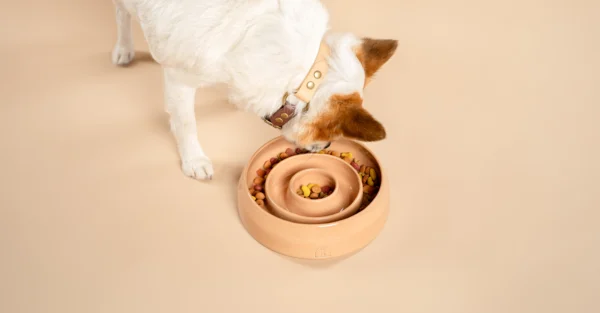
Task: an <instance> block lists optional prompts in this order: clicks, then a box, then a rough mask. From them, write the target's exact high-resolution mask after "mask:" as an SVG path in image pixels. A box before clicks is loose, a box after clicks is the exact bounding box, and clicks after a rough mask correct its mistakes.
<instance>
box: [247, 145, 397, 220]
mask: <svg viewBox="0 0 600 313" xmlns="http://www.w3.org/2000/svg"><path fill="white" fill-rule="evenodd" d="M280 140H285V141H286V142H287V140H286V139H285V137H284V136H282V135H279V136H276V137H274V138H272V139H271V140H269V141H267V142H266V143H264V144H263V145H262V146H260V148H258V149H257V150H256V151H255V152H254V153H253V154H252V155H251V156H250V158H249V159H248V162H246V165H245V166H244V169H243V170H242V174H241V179H242V182H243V183H244V188H245V189H247V188H248V171H249V170H250V169H249V166H250V163H251V161H252V160H254V159H255V158H256V156H258V154H259V153H261V152H262V151H263V150H264V149H266V148H267V147H268V146H269V145H271V144H273V143H274V142H276V141H280ZM338 140H339V139H338ZM342 140H347V141H351V142H352V143H353V144H356V145H358V146H359V147H360V148H362V149H364V150H366V151H367V152H368V153H369V154H370V155H371V157H372V158H373V159H374V160H375V162H377V166H378V168H379V175H380V176H381V186H380V190H383V189H384V188H387V184H388V179H387V174H386V173H385V170H384V166H383V164H382V163H381V160H380V159H379V158H378V157H377V156H376V155H375V154H374V153H373V151H372V150H371V149H369V148H368V147H367V146H365V145H364V144H363V143H361V142H359V141H356V140H352V139H350V138H343V139H342ZM289 144H290V145H292V144H293V143H291V142H290V143H289ZM267 179H268V177H267ZM244 195H245V197H246V198H247V200H248V201H250V202H251V204H252V208H253V209H254V210H258V211H260V214H261V215H264V216H265V217H266V218H274V219H276V220H277V221H278V222H279V223H282V224H288V225H290V226H291V227H331V226H342V225H343V224H347V223H353V222H354V221H355V220H356V219H357V218H360V215H363V214H367V213H369V212H370V211H371V210H369V207H370V206H372V205H373V203H374V202H375V201H377V200H378V195H377V196H375V198H373V201H372V202H371V203H370V204H369V205H368V206H366V207H365V208H364V209H363V210H361V211H359V212H357V213H355V214H353V215H351V216H349V217H347V218H344V219H342V220H339V221H334V222H326V223H315V224H306V223H297V222H292V221H288V220H286V219H283V218H280V217H279V216H276V215H274V214H271V213H269V212H267V211H266V210H265V209H263V208H261V207H260V206H259V205H257V204H256V203H254V201H253V200H252V197H251V195H250V193H248V192H244ZM238 201H239V200H238Z"/></svg>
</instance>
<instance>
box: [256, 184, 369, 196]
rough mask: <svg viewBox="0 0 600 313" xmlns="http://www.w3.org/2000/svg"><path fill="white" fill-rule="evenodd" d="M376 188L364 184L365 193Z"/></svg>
mask: <svg viewBox="0 0 600 313" xmlns="http://www.w3.org/2000/svg"><path fill="white" fill-rule="evenodd" d="M374 190H375V188H373V187H372V186H369V185H364V186H363V192H364V193H367V194H372V193H373V191H374ZM257 198H258V197H257Z"/></svg>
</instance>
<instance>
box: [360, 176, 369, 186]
mask: <svg viewBox="0 0 600 313" xmlns="http://www.w3.org/2000/svg"><path fill="white" fill-rule="evenodd" d="M368 179H369V176H367V175H365V176H363V178H362V182H363V184H366V183H367V180H368Z"/></svg>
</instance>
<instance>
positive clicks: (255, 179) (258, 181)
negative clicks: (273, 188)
mask: <svg viewBox="0 0 600 313" xmlns="http://www.w3.org/2000/svg"><path fill="white" fill-rule="evenodd" d="M264 181H265V179H264V178H262V177H260V176H258V177H256V178H254V181H253V182H254V184H256V185H260V184H262V183H263V182H264Z"/></svg>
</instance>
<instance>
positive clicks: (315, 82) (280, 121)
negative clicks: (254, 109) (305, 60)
mask: <svg viewBox="0 0 600 313" xmlns="http://www.w3.org/2000/svg"><path fill="white" fill-rule="evenodd" d="M329 54H330V50H329V47H328V46H327V45H326V44H325V43H324V42H321V46H320V47H319V52H318V53H317V57H316V58H315V62H314V63H313V65H312V67H311V68H310V70H309V71H308V74H307V75H306V77H305V78H304V80H303V81H302V84H300V87H298V89H297V90H296V91H295V92H294V96H296V98H298V99H300V100H302V101H304V103H306V107H305V109H304V110H307V109H308V105H309V103H310V101H311V100H312V98H313V96H314V95H315V92H316V91H317V88H319V85H320V84H321V83H322V82H323V80H324V78H325V75H327V71H328V70H329V65H328V64H327V58H328V57H329ZM287 98H288V93H287V92H286V94H285V95H284V96H283V100H282V105H281V108H279V110H277V111H276V112H275V113H273V114H272V115H271V116H269V117H264V118H263V120H264V121H265V122H266V123H267V124H269V125H271V126H273V127H275V128H281V127H283V125H285V123H287V122H288V121H289V120H290V119H292V118H293V117H294V116H295V115H296V105H295V104H291V103H290V102H289V101H288V100H287Z"/></svg>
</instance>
